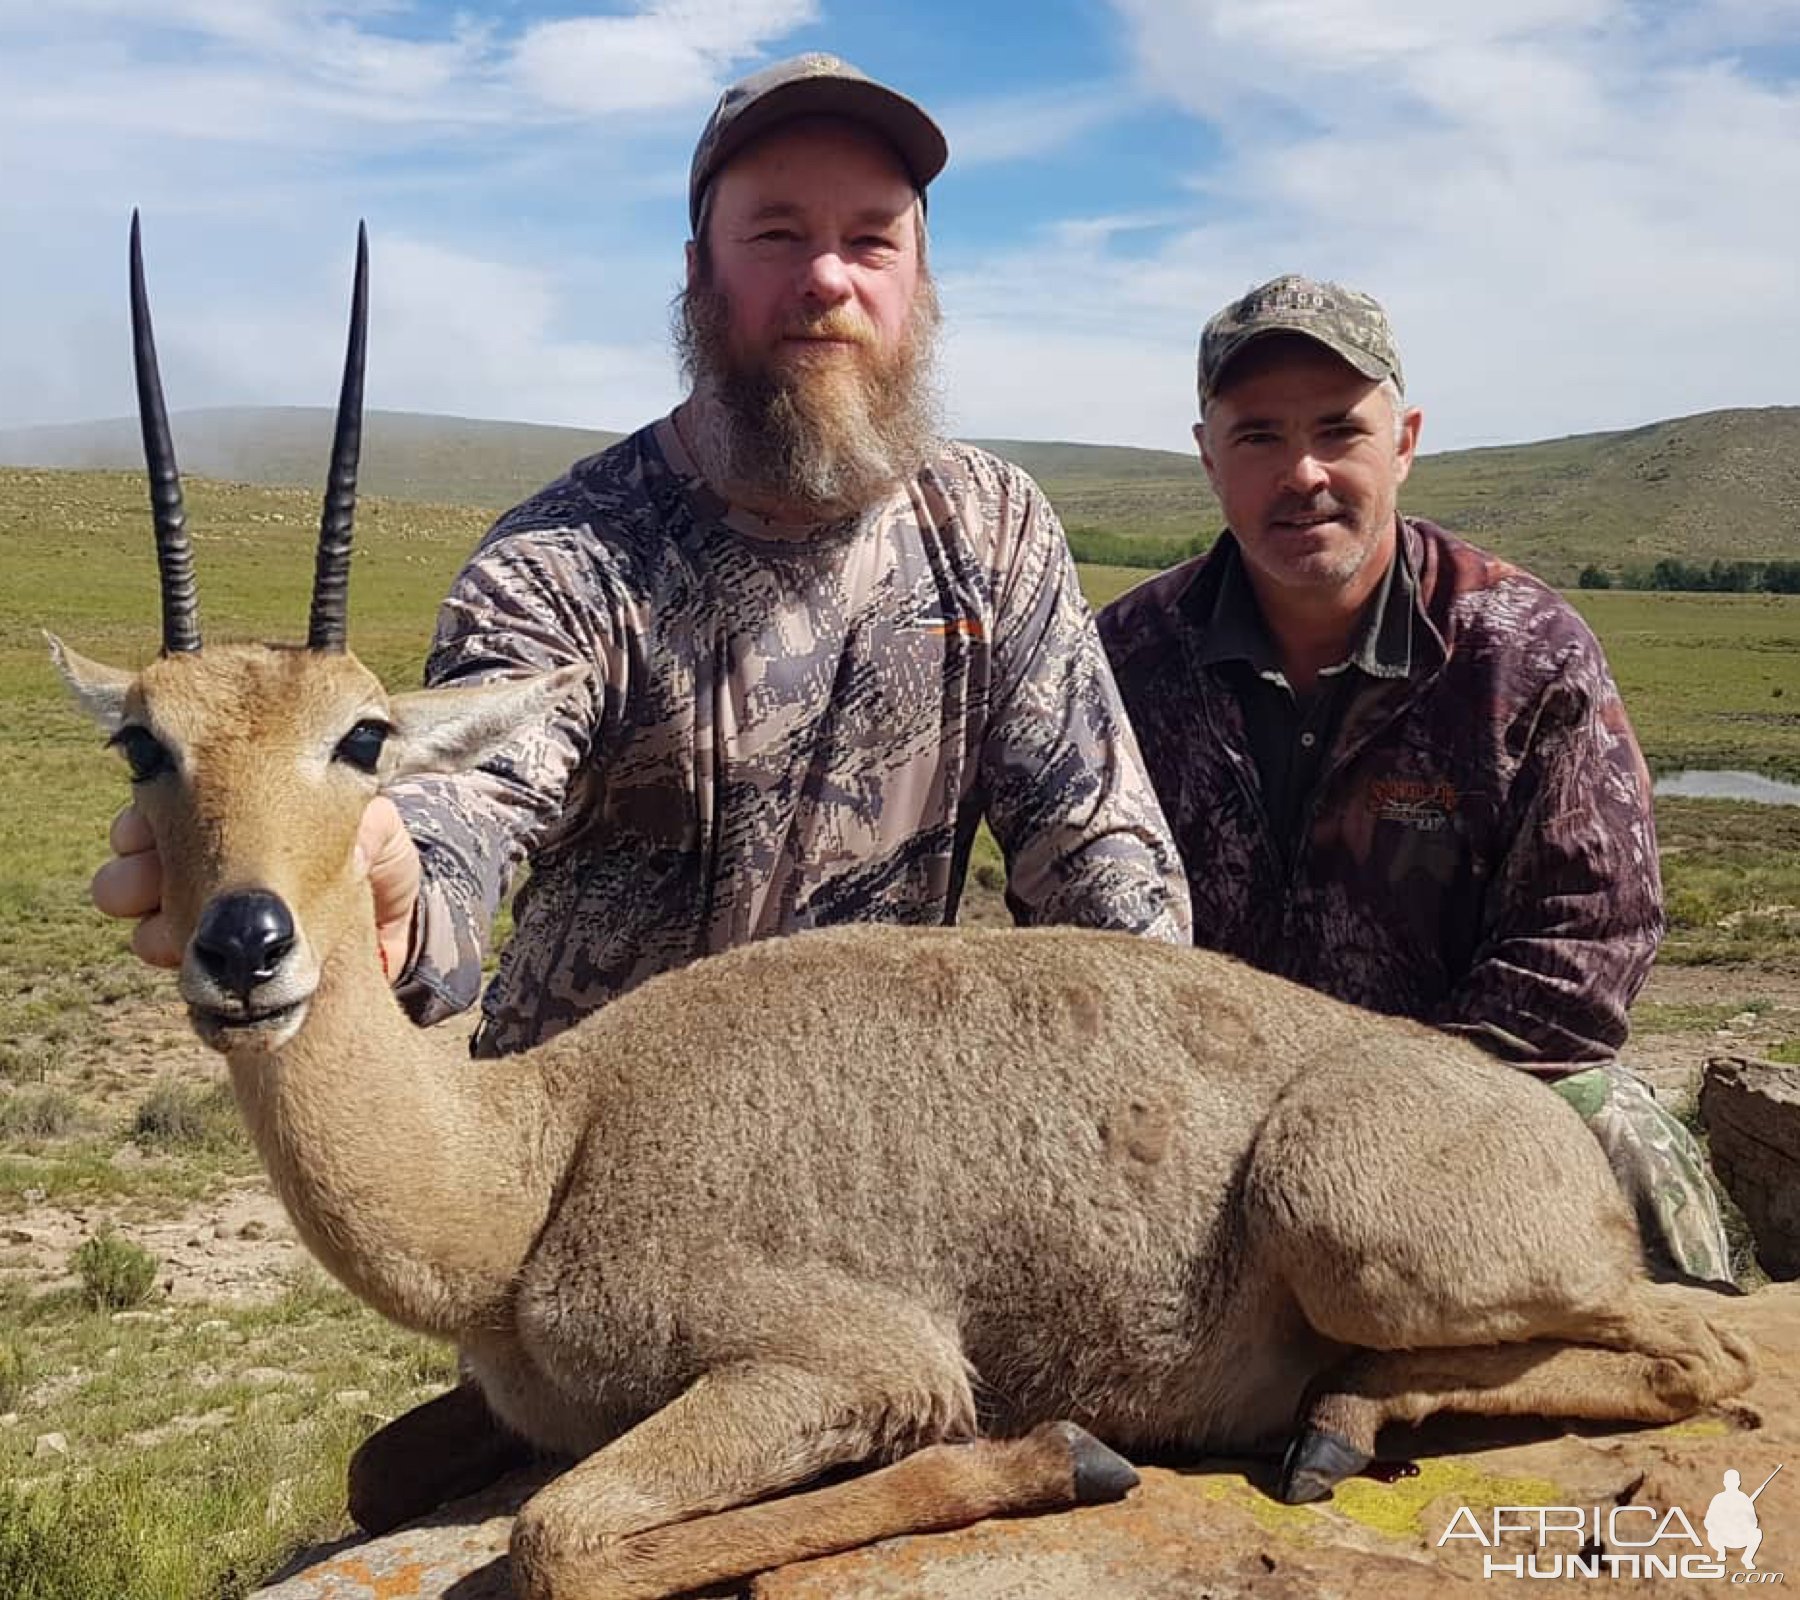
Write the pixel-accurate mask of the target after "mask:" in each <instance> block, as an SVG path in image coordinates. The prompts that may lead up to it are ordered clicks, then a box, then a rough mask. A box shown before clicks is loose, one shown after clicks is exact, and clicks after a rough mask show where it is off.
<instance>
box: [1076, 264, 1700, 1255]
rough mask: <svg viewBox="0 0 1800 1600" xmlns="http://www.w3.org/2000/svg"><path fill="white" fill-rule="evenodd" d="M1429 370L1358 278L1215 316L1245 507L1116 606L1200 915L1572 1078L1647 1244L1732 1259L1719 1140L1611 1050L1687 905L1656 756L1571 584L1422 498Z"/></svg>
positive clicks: (1152, 758)
mask: <svg viewBox="0 0 1800 1600" xmlns="http://www.w3.org/2000/svg"><path fill="white" fill-rule="evenodd" d="M1404 385H1405V380H1404V377H1403V375H1402V372H1401V365H1400V353H1399V350H1398V349H1397V347H1396V345H1395V342H1394V336H1393V332H1392V329H1391V328H1390V327H1389V325H1388V319H1387V317H1386V315H1385V313H1384V312H1383V311H1382V308H1381V307H1380V305H1378V304H1377V303H1376V302H1375V301H1374V300H1372V299H1371V298H1370V297H1369V296H1368V295H1366V294H1361V293H1358V292H1357V291H1355V290H1351V289H1345V288H1342V287H1340V286H1339V285H1337V284H1333V283H1320V282H1314V281H1312V280H1309V279H1306V278H1301V277H1294V276H1287V277H1281V278H1276V279H1274V280H1273V281H1271V282H1269V283H1265V284H1263V285H1261V286H1260V287H1258V288H1255V289H1252V290H1251V291H1250V292H1249V293H1248V294H1246V295H1245V296H1243V298H1242V299H1240V300H1237V301H1234V302H1233V303H1232V304H1231V305H1228V306H1226V307H1225V308H1224V310H1222V311H1220V312H1219V313H1218V315H1216V316H1215V317H1213V318H1212V320H1211V321H1210V322H1208V323H1207V324H1206V328H1205V331H1204V332H1203V333H1202V335H1201V338H1200V360H1199V401H1200V421H1199V423H1198V424H1197V425H1196V426H1195V428H1194V437H1195V440H1196V442H1197V443H1198V444H1199V447H1200V456H1201V460H1202V462H1203V463H1204V465H1205V469H1206V474H1207V477H1208V478H1209V479H1210V480H1211V483H1212V486H1213V489H1214V491H1215V493H1216V494H1217V495H1218V498H1219V502H1220V505H1221V507H1222V508H1223V510H1224V514H1225V518H1226V522H1227V527H1226V530H1225V532H1224V533H1223V534H1222V535H1221V537H1220V538H1219V540H1218V542H1217V543H1216V544H1215V545H1214V547H1213V548H1212V550H1211V551H1209V552H1208V553H1207V554H1206V555H1204V556H1201V557H1198V558H1196V559H1194V560H1192V561H1189V562H1187V563H1185V564H1183V565H1181V566H1178V567H1176V568H1174V569H1172V570H1171V571H1169V572H1166V573H1163V574H1161V575H1159V576H1158V577H1156V578H1153V579H1151V580H1150V581H1149V582H1148V583H1145V584H1142V585H1140V586H1139V587H1138V588H1136V589H1134V590H1132V591H1131V592H1130V593H1129V594H1127V595H1124V596H1123V597H1121V598H1120V599H1119V600H1117V601H1115V602H1114V603H1113V604H1112V605H1111V606H1109V607H1108V608H1107V609H1106V610H1105V611H1104V612H1102V614H1101V617H1100V628H1101V634H1102V637H1103V638H1104V640H1105V641H1106V646H1107V650H1108V652H1109V654H1110V655H1111V657H1112V660H1113V667H1114V671H1115V672H1116V673H1117V675H1118V680H1119V687H1120V690H1121V692H1122V693H1123V695H1124V697H1125V703H1126V707H1127V709H1128V710H1129V711H1130V713H1131V717H1132V721H1133V724H1134V726H1135V728H1136V730H1137V735H1138V739H1139V741H1140V744H1141V746H1142V748H1143V751H1144V757H1145V760H1146V763H1147V765H1148V766H1149V768H1150V773H1151V777H1152V780H1153V782H1154V783H1155V785H1156V789H1157V793H1158V795H1159V796H1160V797H1161V799H1162V802H1163V806H1164V809H1165V811H1166V813H1167V815H1168V818H1169V821H1170V824H1171V826H1172V828H1173V829H1174V832H1175V840H1176V844H1177V846H1178V847H1179V849H1180V850H1181V853H1182V857H1183V861H1184V864H1185V866H1186V869H1187V876H1188V885H1189V888H1190V890H1191V893H1192V899H1193V911H1194V927H1195V930H1196V937H1197V938H1198V939H1199V941H1200V942H1202V943H1205V944H1208V945H1212V946H1214V947H1216V948H1218V949H1221V950H1225V951H1228V952H1230V953H1231V954H1233V955H1237V956H1239V957H1242V958H1243V959H1245V960H1248V961H1250V962H1253V963H1254V964H1256V965H1257V966H1261V967H1266V968H1268V969H1269V970H1271V971H1274V972H1280V973H1283V974H1285V975H1286V976H1288V977H1291V978H1295V979H1297V980H1298V981H1300V982H1302V983H1306V984H1310V985H1311V986H1313V987H1314V988H1318V989H1323V990H1325V991H1327V992H1328V993H1330V994H1334V995H1337V996H1338V997H1339V998H1341V999H1345V1000H1349V1001H1353V1002H1355V1003H1356V1004H1359V1005H1363V1006H1368V1007H1370V1008H1372V1009H1374V1010H1377V1011H1384V1012H1390V1013H1394V1014H1397V1015H1401V1016H1409V1017H1416V1018H1419V1019H1420V1020H1422V1021H1426V1022H1430V1023H1434V1024H1436V1025H1437V1026H1439V1027H1443V1028H1446V1029H1449V1030H1452V1031H1454V1032H1457V1033H1463V1034H1467V1035H1468V1036H1470V1037H1471V1038H1473V1039H1474V1040H1476V1041H1477V1042H1478V1043H1481V1044H1483V1045H1485V1046H1486V1047H1488V1048H1489V1049H1491V1050H1493V1051H1495V1052H1496V1053H1498V1054H1500V1055H1502V1056H1504V1057H1506V1058H1507V1059H1509V1060H1512V1061H1516V1062H1517V1063H1519V1065H1520V1066H1521V1068H1523V1069H1524V1070H1527V1071H1531V1072H1535V1073H1537V1074H1538V1075H1540V1076H1541V1077H1543V1078H1544V1079H1545V1080H1546V1081H1547V1082H1549V1083H1553V1084H1554V1085H1555V1086H1556V1088H1557V1089H1558V1090H1559V1091H1561V1092H1562V1093H1563V1094H1564V1095H1565V1096H1566V1097H1567V1098H1568V1099H1569V1100H1570V1101H1572V1102H1573V1103H1574V1104H1575V1105H1576V1107H1577V1108H1578V1109H1579V1110H1580V1111H1581V1113H1582V1114H1583V1116H1584V1117H1586V1118H1587V1119H1588V1122H1589V1124H1590V1126H1591V1127H1592V1128H1593V1129H1594V1132H1595V1134H1596V1135H1597V1136H1598V1138H1599V1139H1600V1141H1601V1143H1602V1144H1603V1146H1604V1147H1605V1148H1606V1151H1607V1154H1608V1156H1609V1157H1610V1159H1611V1161H1612V1164H1613V1167H1614V1170H1615V1171H1616V1172H1617V1173H1618V1175H1619V1178H1620V1181H1621V1185H1622V1187H1623V1188H1624V1189H1625V1191H1626V1193H1627V1195H1628V1196H1629V1197H1630V1198H1631V1200H1632V1201H1633V1203H1634V1205H1635V1207H1636V1209H1637V1212H1638V1216H1639V1222H1640V1226H1641V1230H1642V1232H1643V1234H1644V1237H1645V1243H1646V1249H1647V1252H1648V1254H1649V1256H1650V1258H1651V1261H1652V1264H1653V1266H1655V1267H1656V1268H1658V1269H1659V1270H1661V1271H1662V1272H1664V1273H1665V1274H1666V1273H1671V1272H1683V1273H1686V1274H1689V1275H1691V1276H1693V1277H1696V1278H1702V1279H1707V1280H1718V1281H1728V1280H1729V1279H1730V1275H1731V1274H1730V1268H1729V1255H1728V1252H1727V1250H1726V1246H1725V1239H1724V1233H1723V1229H1722V1227H1721V1225H1720V1222H1719V1213H1718V1206H1717V1202H1716V1200H1715V1198H1714V1196H1713V1193H1712V1190H1711V1188H1710V1186H1709V1184H1708V1181H1707V1178H1706V1175H1705V1168H1704V1162H1703V1159H1702V1157H1701V1156H1700V1154H1699V1151H1698V1149H1697V1148H1696V1146H1695V1144H1694V1142H1693V1140H1692V1139H1691V1138H1690V1137H1689V1136H1688V1134H1687V1132H1686V1130H1685V1129H1683V1128H1682V1127H1681V1125H1680V1124H1679V1123H1677V1122H1676V1121H1675V1120H1674V1119H1673V1118H1671V1117H1670V1116H1669V1115H1668V1113H1667V1112H1665V1111H1663V1110H1662V1109H1661V1108H1660V1107H1659V1106H1658V1105H1657V1104H1656V1102H1655V1100H1654V1098H1653V1097H1652V1096H1651V1094H1650V1092H1649V1090H1648V1088H1647V1087H1646V1086H1645V1085H1644V1083H1643V1082H1642V1080H1641V1079H1639V1078H1638V1077H1637V1076H1636V1075H1635V1074H1633V1073H1631V1072H1630V1071H1628V1070H1627V1069H1626V1068H1624V1067H1622V1066H1621V1065H1620V1064H1619V1062H1618V1060H1617V1051H1618V1050H1619V1047H1620V1046H1621V1045H1622V1044H1623V1043H1624V1042H1625V1037H1626V1010H1627V1007H1628V1006H1629V1005H1630V1003H1631V1001H1632V998H1633V997H1634V996H1635V995H1636V994H1637V992H1638V990H1639V988H1640V987H1641V986H1642V984H1643V982H1644V979H1645V977H1646V976H1647V974H1648V973H1649V970H1650V965H1651V962H1652V960H1653V959H1654V957H1655V954H1656V948H1657V945H1658V943H1659V941H1660V939H1661V936H1662V928H1663V913H1662V893H1661V885H1660V881H1659V876H1658V867H1657V854H1656V835H1655V828H1654V822H1653V818H1652V811H1651V800H1650V779H1649V774H1648V772H1647V771H1646V769H1645V766H1644V761H1643V757H1642V756H1641V754H1640V753H1639V751H1638V746H1637V742H1636V740H1635V739H1634V737H1633V735H1632V732H1631V726H1630V724H1629V722H1628V721H1627V720H1626V716H1625V711H1624V707H1623V706H1622V705H1621V704H1620V702H1619V695H1618V691H1617V689H1616V688H1615V687H1614V684H1613V680H1612V677H1611V675H1610V673H1609V672H1608V669H1607V665H1606V660H1605V657H1604V655H1603V654H1602V653H1601V649H1600V646H1599V644H1598V642H1597V641H1596V640H1595V639H1594V636H1593V635H1592V633H1591V632H1590V631H1589V630H1588V628H1587V626H1586V625H1585V624H1584V623H1583V622H1582V620H1581V618H1580V617H1579V616H1578V615H1577V614H1576V613H1575V611H1574V610H1573V609H1572V608H1571V607H1570V606H1569V605H1568V604H1566V603H1565V602H1564V601H1563V600H1562V599H1561V598H1560V597H1559V596H1558V595H1557V594H1556V593H1555V592H1554V591H1553V590H1551V589H1549V588H1548V587H1546V586H1545V585H1544V584H1542V583H1540V582H1539V581H1538V580H1537V579H1535V578H1533V577H1531V576H1530V575H1529V574H1528V573H1525V572H1522V571H1520V570H1519V569H1518V568H1517V567H1514V566H1512V565H1510V564H1509V563H1507V562H1504V561H1501V560H1500V559H1498V558H1497V557H1495V556H1492V555H1489V554H1487V553H1485V552H1483V551H1480V550H1477V549H1475V548H1474V547H1473V546H1471V545H1468V544H1466V543H1464V542H1463V541H1462V540H1460V539H1457V538H1454V537H1453V536H1452V535H1450V534H1449V533H1446V532H1445V531H1444V530H1443V529H1442V528H1439V527H1437V526H1435V525H1434V524H1433V523H1430V522H1427V521H1425V520H1424V519H1423V518H1417V517H1403V516H1401V515H1400V514H1399V510H1398V498H1399V490H1400V485H1401V484H1402V483H1403V482H1404V481H1405V479H1406V477H1407V474H1408V472H1409V471H1410V470H1411V468H1412V463H1413V455H1414V451H1415V450H1416V448H1417V446H1418V439H1419V426H1420V420H1421V416H1420V412H1419V410H1418V409H1417V408H1416V407H1411V406H1408V405H1407V404H1406V401H1405V399H1404V393H1405V388H1404Z"/></svg>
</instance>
